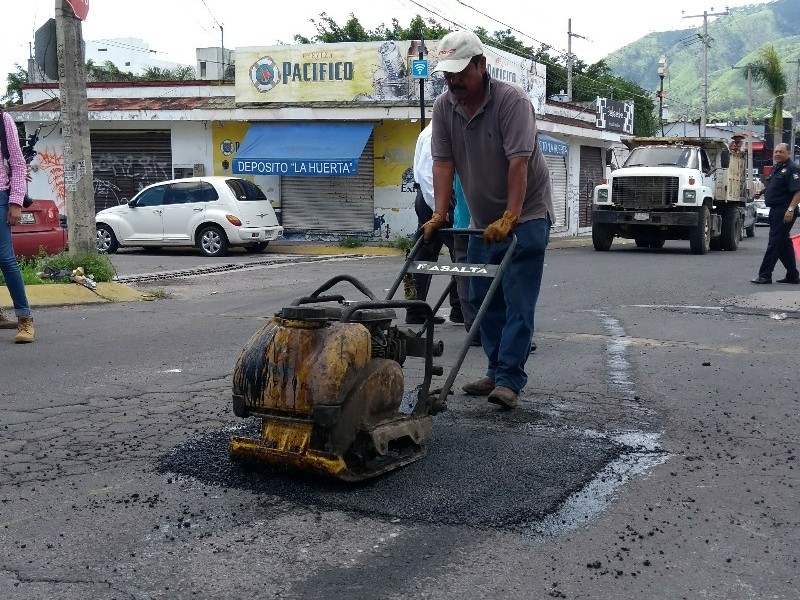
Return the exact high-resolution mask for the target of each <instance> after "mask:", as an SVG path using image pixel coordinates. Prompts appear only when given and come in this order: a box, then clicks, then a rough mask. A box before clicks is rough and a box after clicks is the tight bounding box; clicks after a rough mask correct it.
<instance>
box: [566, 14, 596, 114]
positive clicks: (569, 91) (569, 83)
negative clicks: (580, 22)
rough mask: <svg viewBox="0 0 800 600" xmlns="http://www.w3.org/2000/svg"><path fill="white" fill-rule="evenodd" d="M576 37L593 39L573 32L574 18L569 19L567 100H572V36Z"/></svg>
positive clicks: (587, 39)
mask: <svg viewBox="0 0 800 600" xmlns="http://www.w3.org/2000/svg"><path fill="white" fill-rule="evenodd" d="M574 37H576V38H581V39H582V40H586V41H591V40H589V38H587V37H583V36H582V35H578V34H577V33H572V19H567V102H572V65H573V60H574V57H573V55H572V38H574Z"/></svg>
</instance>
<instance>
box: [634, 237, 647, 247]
mask: <svg viewBox="0 0 800 600" xmlns="http://www.w3.org/2000/svg"><path fill="white" fill-rule="evenodd" d="M633 241H634V243H635V244H636V247H637V248H649V247H650V240H648V239H647V238H633Z"/></svg>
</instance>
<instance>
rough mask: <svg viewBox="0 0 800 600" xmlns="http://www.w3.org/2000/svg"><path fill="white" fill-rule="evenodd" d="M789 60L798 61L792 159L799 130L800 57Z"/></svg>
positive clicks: (793, 115) (793, 116) (793, 114)
mask: <svg viewBox="0 0 800 600" xmlns="http://www.w3.org/2000/svg"><path fill="white" fill-rule="evenodd" d="M788 62H796V63H797V79H796V81H795V84H794V113H792V137H791V143H792V159H794V155H795V148H794V147H795V143H796V139H795V138H796V136H795V131H797V120H798V118H800V58H798V59H796V60H790V61H788Z"/></svg>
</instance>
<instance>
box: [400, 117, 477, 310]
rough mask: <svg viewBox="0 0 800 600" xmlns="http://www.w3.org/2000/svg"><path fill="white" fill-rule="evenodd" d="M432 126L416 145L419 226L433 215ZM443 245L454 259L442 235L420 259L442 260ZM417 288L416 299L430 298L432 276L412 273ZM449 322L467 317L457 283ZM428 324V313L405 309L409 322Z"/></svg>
mask: <svg viewBox="0 0 800 600" xmlns="http://www.w3.org/2000/svg"><path fill="white" fill-rule="evenodd" d="M431 131H432V129H431V124H430V123H428V126H427V127H426V128H425V129H423V130H422V132H420V134H419V137H418V138H417V146H416V149H415V150H414V181H415V182H416V185H415V186H414V187H415V188H416V189H417V196H416V198H415V200H414V210H415V211H416V213H417V222H418V226H419V227H422V225H423V224H424V223H426V222H428V221H429V220H430V218H431V216H432V215H433V207H434V202H433V157H432V156H431ZM452 212H453V202H452V201H451V204H450V215H451V216H450V223H452V222H453V217H452ZM442 245H446V246H447V248H448V250H449V251H450V258H451V260H455V256H454V254H453V236H452V235H447V234H439V235H436V236H434V237H433V238H432V239H431V240H430V241H429V242H425V243H424V244H423V247H422V248H421V249H420V252H419V255H418V256H417V260H419V261H429V262H435V261H436V260H438V258H439V253H440V252H441V250H442ZM412 277H413V280H414V286H415V288H416V299H417V300H425V299H427V297H428V289H429V288H430V285H431V276H430V275H421V274H417V273H415V274H413V275H412ZM449 294H450V320H451V321H452V322H454V323H463V322H464V315H463V313H462V311H461V303H460V301H459V298H458V290H457V288H456V285H455V282H451V285H450V292H449ZM424 322H425V313H424V312H422V311H419V310H414V309H408V310H406V323H408V324H422V323H424ZM434 322H435V323H437V324H441V323H444V319H443V318H442V317H438V316H435V317H434Z"/></svg>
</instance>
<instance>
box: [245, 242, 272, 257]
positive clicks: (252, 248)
mask: <svg viewBox="0 0 800 600" xmlns="http://www.w3.org/2000/svg"><path fill="white" fill-rule="evenodd" d="M267 244H269V242H256V243H255V244H250V245H249V246H245V247H244V249H245V250H246V251H247V252H249V253H250V254H258V253H259V252H263V251H264V248H266V247H267Z"/></svg>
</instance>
